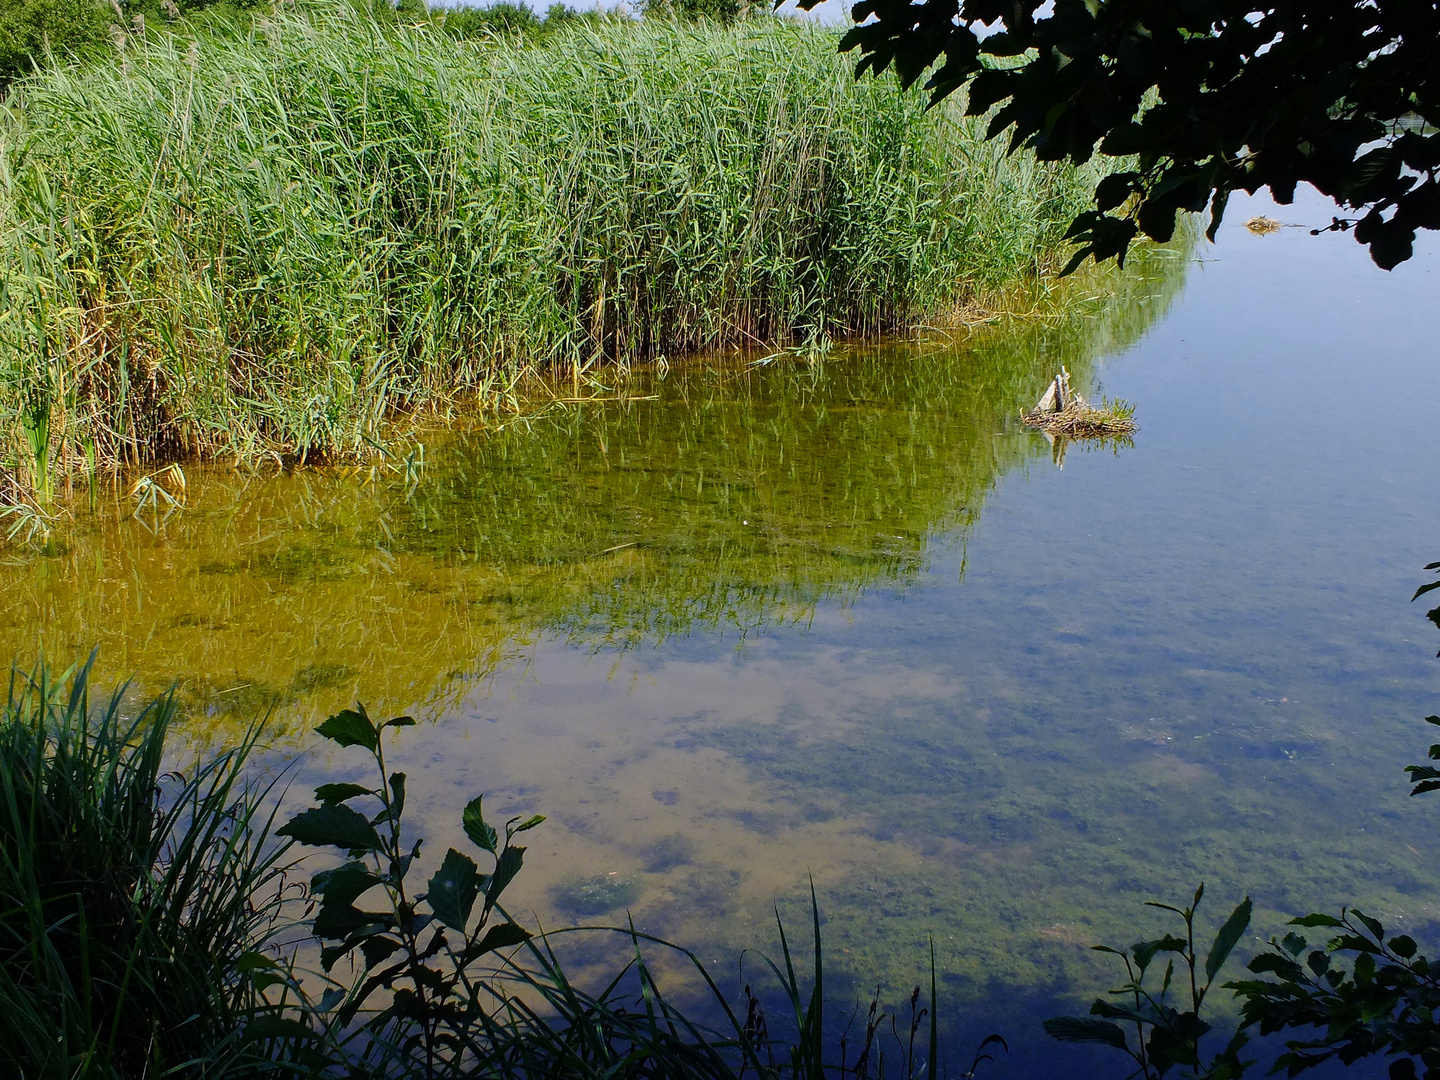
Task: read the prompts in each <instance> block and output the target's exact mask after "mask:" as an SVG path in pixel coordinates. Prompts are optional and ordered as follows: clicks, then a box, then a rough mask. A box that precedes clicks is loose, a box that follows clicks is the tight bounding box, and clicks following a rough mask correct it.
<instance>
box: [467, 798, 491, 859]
mask: <svg viewBox="0 0 1440 1080" xmlns="http://www.w3.org/2000/svg"><path fill="white" fill-rule="evenodd" d="M484 798H485V796H483V795H476V796H475V798H473V799H471V800H470V801H469V802H468V803H466V804H465V812H464V813H463V814H461V815H460V823H461V824H462V825H464V826H465V835H466V836H468V837H470V839H471V840H473V841H474V842H475V845H476V846H477V847H480V848H483V849H484V850H486V851H488V852H490V854H491V855H494V854H495V846H496V845H497V844H498V843H499V842H500V836H499V834H498V833H496V831H495V830H494V829H493V828H492V827H491V826H489V825H487V824H485V815H484V814H483V813H481V803H482V802H483V800H484Z"/></svg>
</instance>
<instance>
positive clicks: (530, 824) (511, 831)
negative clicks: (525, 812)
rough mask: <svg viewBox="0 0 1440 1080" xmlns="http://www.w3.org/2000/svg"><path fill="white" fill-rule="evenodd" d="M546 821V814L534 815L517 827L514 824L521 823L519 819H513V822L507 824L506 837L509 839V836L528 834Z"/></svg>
mask: <svg viewBox="0 0 1440 1080" xmlns="http://www.w3.org/2000/svg"><path fill="white" fill-rule="evenodd" d="M544 820H545V815H544V814H532V815H531V816H530V817H528V818H526V819H525V820H524V821H521V822H520V824H519V825H516V824H515V823H514V822H515V821H519V819H518V818H515V819H513V820H512V821H510V822H507V823H506V825H505V835H506V836H507V837H509V836H514V835H515V834H516V833H522V832H528V831H529V830H531V829H533V828H535V826H536V825H539V824H540V823H541V822H542V821H544Z"/></svg>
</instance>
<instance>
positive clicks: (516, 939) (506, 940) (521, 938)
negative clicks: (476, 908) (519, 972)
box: [464, 922, 531, 964]
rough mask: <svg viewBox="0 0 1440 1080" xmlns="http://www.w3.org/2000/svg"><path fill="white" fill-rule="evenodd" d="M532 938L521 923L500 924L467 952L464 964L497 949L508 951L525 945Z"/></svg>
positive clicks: (491, 928) (493, 927)
mask: <svg viewBox="0 0 1440 1080" xmlns="http://www.w3.org/2000/svg"><path fill="white" fill-rule="evenodd" d="M530 937H531V934H530V931H529V930H526V929H525V928H524V927H523V926H521V925H520V924H519V923H513V922H505V923H498V924H497V925H495V926H492V927H490V929H489V930H486V931H485V936H484V937H482V938H481V939H480V940H479V941H477V942H476V943H475V944H474V945H472V946H470V948H468V949H466V950H465V958H464V962H465V963H467V964H468V963H470V962H471V961H472V960H475V959H476V958H478V957H481V956H484V955H485V954H486V953H488V952H494V951H495V950H496V949H508V948H510V946H512V945H523V944H524V943H525V942H527V941H529V940H530Z"/></svg>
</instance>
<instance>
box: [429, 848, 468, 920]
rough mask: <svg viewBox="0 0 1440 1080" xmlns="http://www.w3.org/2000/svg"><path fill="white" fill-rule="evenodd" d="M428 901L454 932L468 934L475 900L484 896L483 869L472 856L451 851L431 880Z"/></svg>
mask: <svg viewBox="0 0 1440 1080" xmlns="http://www.w3.org/2000/svg"><path fill="white" fill-rule="evenodd" d="M429 890H430V891H429V894H428V897H427V898H428V899H429V901H430V909H431V910H432V911H434V912H435V917H436V918H437V919H439V920H440V921H441V922H442V923H444V924H445V925H446V926H448V927H450V928H451V929H452V930H458V931H460V933H462V934H463V933H465V927H466V926H468V925H469V923H470V912H471V910H472V909H473V908H474V907H475V898H476V897H477V896H479V895H480V868H479V867H478V866H476V865H475V860H474V859H472V858H470V856H468V855H462V854H460V852H458V851H456V850H455V849H454V848H451V849H450V850H449V851H447V852H446V853H445V861H444V862H442V863H441V864H440V869H439V870H436V871H435V874H434V876H433V877H431V879H430V886H429Z"/></svg>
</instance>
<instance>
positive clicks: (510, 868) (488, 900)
mask: <svg viewBox="0 0 1440 1080" xmlns="http://www.w3.org/2000/svg"><path fill="white" fill-rule="evenodd" d="M524 862H525V849H524V848H523V847H507V848H506V849H505V850H504V851H502V852H501V853H500V858H499V859H498V860H497V861H496V863H495V872H494V873H493V874H491V875H490V883H489V884H488V885H487V886H485V910H486V911H489V910H490V909H491V908H492V907H494V906H495V901H497V900H499V899H500V894H501V893H502V892H504V891H505V887H506V886H507V885H509V884H510V882H512V881H514V880H515V875H516V874H518V873H519V872H520V867H521V866H522V865H524Z"/></svg>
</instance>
